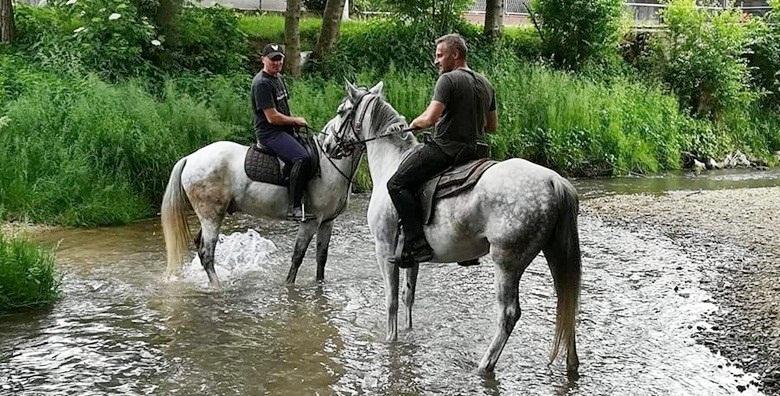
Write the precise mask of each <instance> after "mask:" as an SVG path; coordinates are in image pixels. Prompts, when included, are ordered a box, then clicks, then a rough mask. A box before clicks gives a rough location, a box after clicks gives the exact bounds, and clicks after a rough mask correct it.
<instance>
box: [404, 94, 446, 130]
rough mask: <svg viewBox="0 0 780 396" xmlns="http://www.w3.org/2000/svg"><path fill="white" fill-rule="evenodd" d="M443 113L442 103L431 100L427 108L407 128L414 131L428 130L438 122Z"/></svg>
mask: <svg viewBox="0 0 780 396" xmlns="http://www.w3.org/2000/svg"><path fill="white" fill-rule="evenodd" d="M443 113H444V103H442V102H439V101H438V100H432V101H431V104H429V105H428V108H427V109H425V111H424V112H423V113H422V114H420V115H419V116H418V117H417V118H415V119H414V121H412V123H411V124H409V126H410V127H411V128H414V129H424V128H430V127H432V126H433V125H435V124H436V122H438V121H439V118H441V115H442V114H443Z"/></svg>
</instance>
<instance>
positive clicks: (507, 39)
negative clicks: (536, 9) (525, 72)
mask: <svg viewBox="0 0 780 396" xmlns="http://www.w3.org/2000/svg"><path fill="white" fill-rule="evenodd" d="M502 39H503V41H504V43H505V45H506V46H507V47H508V48H510V49H511V50H512V52H513V53H514V54H515V55H516V56H517V57H518V58H520V59H525V60H536V59H539V58H540V57H541V55H542V39H541V37H539V33H538V32H537V31H536V29H535V28H534V27H532V26H522V25H521V26H505V27H504V35H503V37H502ZM499 45H500V43H499Z"/></svg>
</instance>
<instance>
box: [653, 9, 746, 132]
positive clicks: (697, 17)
mask: <svg viewBox="0 0 780 396" xmlns="http://www.w3.org/2000/svg"><path fill="white" fill-rule="evenodd" d="M663 18H664V21H665V22H666V23H667V25H668V27H669V31H668V34H666V35H660V36H658V37H657V38H656V39H655V40H654V43H653V57H654V60H653V64H654V66H653V67H654V69H655V73H656V74H657V75H658V76H659V77H660V78H661V80H662V81H664V82H665V83H666V84H667V86H668V87H669V88H670V89H671V90H672V91H674V92H675V93H676V94H677V95H678V96H679V98H680V101H681V103H682V105H683V106H685V107H686V108H688V109H689V111H690V112H691V114H694V115H696V116H699V117H708V118H717V117H718V116H719V115H720V114H722V113H723V112H725V111H726V110H727V109H729V108H745V107H747V106H748V105H749V104H750V103H751V102H752V101H753V100H754V99H755V97H756V95H755V94H754V93H751V92H750V91H749V89H748V69H747V64H746V61H745V60H744V58H742V56H741V55H742V53H743V52H744V50H745V48H746V46H747V44H748V40H749V38H750V35H749V30H750V29H751V25H743V24H742V23H741V20H740V18H741V15H740V14H739V12H738V11H733V10H727V11H723V12H717V13H715V14H713V15H710V14H709V13H708V12H707V11H704V10H700V9H697V8H696V4H695V2H694V0H672V2H671V3H669V7H668V8H667V9H666V10H665V11H664V13H663Z"/></svg>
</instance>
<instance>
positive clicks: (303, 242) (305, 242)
mask: <svg viewBox="0 0 780 396" xmlns="http://www.w3.org/2000/svg"><path fill="white" fill-rule="evenodd" d="M315 231H317V222H316V221H305V222H303V223H301V225H300V226H298V236H297V237H296V238H295V249H294V250H293V255H292V263H291V264H290V271H289V272H288V273H287V283H288V284H293V283H295V278H296V277H297V276H298V268H300V267H301V263H302V262H303V256H305V255H306V249H308V248H309V243H311V238H312V237H313V236H314V232H315Z"/></svg>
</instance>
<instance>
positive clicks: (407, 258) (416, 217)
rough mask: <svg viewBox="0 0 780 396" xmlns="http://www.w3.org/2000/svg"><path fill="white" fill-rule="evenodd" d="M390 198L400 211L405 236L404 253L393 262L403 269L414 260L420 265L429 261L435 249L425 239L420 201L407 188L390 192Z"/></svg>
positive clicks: (399, 215)
mask: <svg viewBox="0 0 780 396" xmlns="http://www.w3.org/2000/svg"><path fill="white" fill-rule="evenodd" d="M390 198H391V200H392V201H393V204H394V206H395V207H396V209H397V210H398V217H400V220H401V221H400V222H401V229H402V230H403V235H404V246H403V253H402V255H401V257H396V258H395V260H393V261H395V262H396V263H397V264H398V265H399V266H400V267H402V268H405V266H407V265H408V264H409V262H411V261H412V260H413V261H416V262H418V263H420V262H425V261H429V260H430V259H431V257H432V256H433V249H431V246H430V245H429V244H428V241H427V240H426V239H425V233H424V232H423V224H422V208H421V207H420V206H421V205H420V203H419V201H418V199H417V198H416V197H415V196H414V194H413V193H412V191H410V190H409V189H405V188H401V189H393V190H392V191H390Z"/></svg>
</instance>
